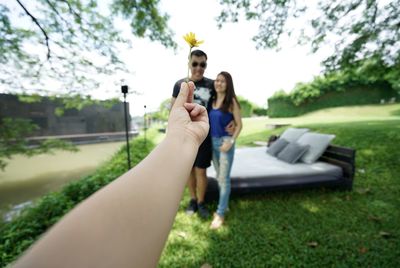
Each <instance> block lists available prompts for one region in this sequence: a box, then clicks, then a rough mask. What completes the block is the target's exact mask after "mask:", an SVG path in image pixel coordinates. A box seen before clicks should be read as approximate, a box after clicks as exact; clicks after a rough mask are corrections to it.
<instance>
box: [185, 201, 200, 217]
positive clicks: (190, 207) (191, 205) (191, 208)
mask: <svg viewBox="0 0 400 268" xmlns="http://www.w3.org/2000/svg"><path fill="white" fill-rule="evenodd" d="M197 209H198V207H197V200H196V199H190V201H189V205H188V207H187V208H186V214H187V215H193V214H194V213H196V211H197Z"/></svg>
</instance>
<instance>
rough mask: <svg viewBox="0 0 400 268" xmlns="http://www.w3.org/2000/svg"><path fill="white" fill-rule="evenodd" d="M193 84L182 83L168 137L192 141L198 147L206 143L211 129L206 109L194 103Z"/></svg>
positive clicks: (169, 123)
mask: <svg viewBox="0 0 400 268" xmlns="http://www.w3.org/2000/svg"><path fill="white" fill-rule="evenodd" d="M194 87H195V86H194V83H193V82H189V83H186V82H182V84H181V89H180V92H179V95H178V97H177V98H176V100H175V103H174V106H173V107H172V109H171V113H170V115H169V119H168V129H167V137H171V138H172V137H175V138H178V139H180V140H181V141H182V142H183V141H186V140H190V141H192V142H194V143H195V145H196V146H200V144H201V143H202V142H203V141H204V139H205V138H206V136H207V134H208V130H209V128H210V125H209V122H208V114H207V110H206V108H205V107H203V106H201V105H199V104H196V103H193V91H194Z"/></svg>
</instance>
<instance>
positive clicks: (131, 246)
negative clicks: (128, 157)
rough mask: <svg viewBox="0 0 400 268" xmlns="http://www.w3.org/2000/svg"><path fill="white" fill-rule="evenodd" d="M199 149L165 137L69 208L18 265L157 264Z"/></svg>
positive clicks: (119, 265)
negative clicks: (106, 182) (135, 164)
mask: <svg viewBox="0 0 400 268" xmlns="http://www.w3.org/2000/svg"><path fill="white" fill-rule="evenodd" d="M197 149H198V145H197V146H195V145H194V144H193V142H192V141H190V140H188V141H185V140H184V141H182V139H179V138H178V137H176V138H174V137H167V138H166V139H165V140H164V141H163V142H162V143H160V144H159V145H158V146H157V147H156V148H155V149H154V150H153V152H151V154H150V155H149V156H148V157H146V158H145V159H144V160H143V161H142V162H141V163H140V164H138V165H137V166H136V167H135V168H133V169H132V170H130V171H128V172H126V173H125V174H123V175H122V176H121V177H119V178H118V179H117V180H115V181H114V182H112V183H111V184H110V185H109V186H108V187H105V188H103V189H101V190H100V191H98V192H96V193H95V194H94V195H92V196H91V197H89V198H88V199H87V200H86V201H84V202H83V203H81V204H80V205H79V206H78V207H76V208H75V209H74V210H73V211H71V212H70V213H69V214H68V215H67V216H66V217H65V218H64V219H63V220H62V221H60V222H59V223H58V224H56V225H55V226H54V228H52V229H51V230H50V231H49V232H48V233H47V234H46V235H45V236H44V237H43V238H42V239H41V240H40V241H38V243H37V244H35V246H34V247H33V248H31V249H30V250H28V252H27V253H26V254H25V255H24V256H22V257H21V258H20V260H19V261H18V262H17V263H16V265H15V267H156V266H157V262H158V258H159V256H160V255H161V252H162V250H163V247H164V244H165V241H166V239H167V237H168V234H169V231H170V229H171V226H172V224H173V221H174V218H175V215H176V212H177V210H178V206H179V201H180V200H181V198H182V193H183V189H184V187H185V183H186V178H188V177H189V173H190V170H191V167H192V164H193V162H194V159H195V156H196V152H197ZM171 152H173V153H171ZM165 170H168V172H165ZM144 188H145V190H144ZM138 219H139V220H138ZM55 230H57V231H55Z"/></svg>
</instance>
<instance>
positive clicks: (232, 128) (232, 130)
mask: <svg viewBox="0 0 400 268" xmlns="http://www.w3.org/2000/svg"><path fill="white" fill-rule="evenodd" d="M235 128H236V126H235V121H234V120H232V121H231V122H229V124H228V125H227V126H226V127H225V131H226V132H228V134H229V135H231V136H232V135H233V133H235Z"/></svg>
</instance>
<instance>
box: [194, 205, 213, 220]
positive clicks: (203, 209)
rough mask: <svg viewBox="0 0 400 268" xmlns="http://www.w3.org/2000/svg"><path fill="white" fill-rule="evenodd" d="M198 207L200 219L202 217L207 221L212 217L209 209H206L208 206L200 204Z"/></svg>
mask: <svg viewBox="0 0 400 268" xmlns="http://www.w3.org/2000/svg"><path fill="white" fill-rule="evenodd" d="M197 207H198V209H199V215H200V217H202V218H203V219H207V218H208V217H209V216H210V213H209V212H208V209H207V207H206V205H205V204H204V202H203V203H198V204H197Z"/></svg>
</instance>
